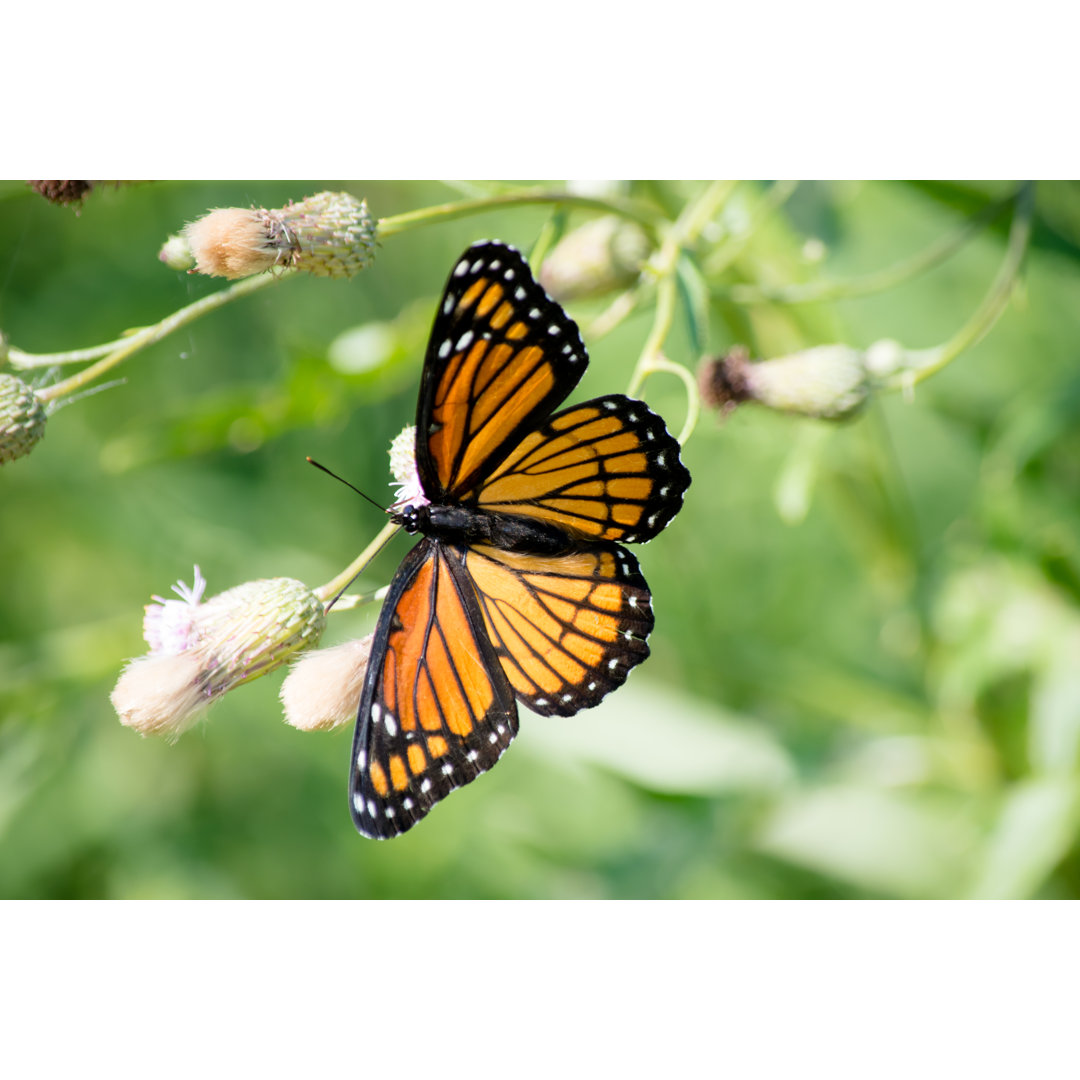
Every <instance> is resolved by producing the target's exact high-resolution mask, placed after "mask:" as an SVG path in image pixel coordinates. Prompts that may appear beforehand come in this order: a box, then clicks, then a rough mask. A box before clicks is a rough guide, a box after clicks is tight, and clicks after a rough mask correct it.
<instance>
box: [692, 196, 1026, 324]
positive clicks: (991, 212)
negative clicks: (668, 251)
mask: <svg viewBox="0 0 1080 1080" xmlns="http://www.w3.org/2000/svg"><path fill="white" fill-rule="evenodd" d="M1016 198H1017V193H1016V192H1013V193H1012V194H1011V195H1009V196H1008V197H1007V198H1005V199H1002V200H1000V201H999V202H996V203H991V204H990V205H989V206H986V207H984V208H983V209H982V210H981V211H980V212H979V213H978V214H976V215H975V216H974V217H972V218H969V219H968V220H967V221H965V222H964V223H963V224H962V225H960V226H959V227H958V228H955V229H951V230H950V231H949V232H947V233H945V235H944V236H941V237H939V238H938V239H937V240H935V241H934V242H933V243H932V244H930V245H929V247H926V248H924V249H923V250H922V251H918V252H916V253H915V254H914V255H908V256H905V257H904V258H902V259H899V260H897V261H896V262H895V263H893V264H892V265H891V266H886V267H883V268H882V269H881V270H875V271H873V272H871V273H869V274H864V275H862V276H861V277H855V278H849V279H847V280H846V281H806V282H799V283H797V284H794V285H779V286H769V285H731V286H729V287H728V288H726V289H718V290H717V293H718V295H721V296H726V297H727V298H728V299H730V300H733V301H734V302H735V303H737V304H769V303H773V304H810V303H815V302H818V301H827V300H849V299H853V298H855V297H858V296H869V295H870V294H872V293H877V292H885V291H886V290H888V289H891V288H894V287H895V286H897V285H900V284H902V283H903V282H905V281H908V280H909V279H911V278H913V277H917V276H918V275H919V274H922V273H925V272H926V271H927V270H930V269H932V268H933V267H935V266H936V265H937V264H938V263H941V262H944V261H945V260H946V259H948V258H949V257H950V256H951V255H953V254H954V253H955V252H957V251H959V250H960V248H962V247H963V246H964V244H966V243H967V242H968V240H970V239H971V237H973V236H974V235H975V234H976V233H977V232H979V231H980V230H981V229H982V228H984V227H985V226H986V225H988V224H989V223H990V222H991V221H993V220H994V218H996V217H997V216H998V214H1000V213H1001V212H1002V210H1004V209H1005V208H1006V207H1007V206H1008V205H1009V204H1010V203H1012V202H1014V201H1015V200H1016ZM711 271H712V268H711V267H710V272H711Z"/></svg>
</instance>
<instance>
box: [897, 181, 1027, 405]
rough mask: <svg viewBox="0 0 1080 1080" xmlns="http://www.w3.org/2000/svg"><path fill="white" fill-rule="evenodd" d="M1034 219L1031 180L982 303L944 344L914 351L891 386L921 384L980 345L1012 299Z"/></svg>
mask: <svg viewBox="0 0 1080 1080" xmlns="http://www.w3.org/2000/svg"><path fill="white" fill-rule="evenodd" d="M1034 216H1035V182H1034V181H1033V180H1028V181H1026V182H1025V183H1023V184H1022V185H1021V186H1020V189H1019V190H1018V191H1017V193H1016V209H1015V210H1014V211H1013V221H1012V228H1011V229H1010V230H1009V247H1008V250H1007V251H1006V253H1005V260H1004V262H1002V264H1001V269H1000V270H998V273H997V276H996V277H995V278H994V282H993V284H992V285H991V286H990V290H989V291H988V292H987V294H986V296H985V297H984V298H983V302H982V303H981V304H980V305H979V307H978V308H977V309H976V311H975V313H974V314H973V315H972V316H971V318H970V319H968V321H967V322H966V323H965V324H964V325H963V326H962V327H961V328H960V329H959V330H958V331H957V332H956V333H955V334H954V335H953V336H952V337H951V338H950V339H949V340H948V341H947V342H945V344H944V345H939V346H937V347H936V348H933V349H919V350H913V351H912V352H911V353H910V354H909V357H910V362H909V363H908V365H907V366H906V370H904V371H902V372H898V373H897V374H896V375H895V376H893V377H892V379H891V380H890V381H889V383H888V385H889V386H891V387H893V388H897V387H899V388H903V389H908V388H910V387H911V386H913V385H914V384H915V383H918V382H922V380H923V379H926V378H929V377H930V376H931V375H933V374H934V373H935V372H938V371H940V370H941V369H942V368H943V367H945V365H946V364H949V363H951V362H952V361H953V360H955V359H956V358H957V357H958V356H959V355H960V354H961V353H962V352H964V351H966V350H967V349H970V348H971V347H972V346H974V345H977V344H978V343H979V342H980V341H982V339H983V338H984V337H985V336H986V335H987V334H988V333H989V332H990V330H991V328H992V327H993V325H994V323H996V322H997V320H998V319H999V318H1000V316H1001V313H1002V312H1003V311H1004V310H1005V308H1006V307H1007V306H1008V303H1009V299H1010V297H1011V296H1012V292H1013V288H1014V287H1015V285H1016V280H1017V277H1018V276H1019V273H1020V267H1021V266H1022V265H1023V262H1024V255H1025V254H1026V253H1027V248H1028V242H1029V241H1030V239H1031V224H1032V220H1033V218H1034Z"/></svg>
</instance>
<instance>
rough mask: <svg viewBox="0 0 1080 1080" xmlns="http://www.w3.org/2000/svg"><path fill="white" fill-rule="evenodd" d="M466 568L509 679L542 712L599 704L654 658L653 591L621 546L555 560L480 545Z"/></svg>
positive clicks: (568, 712)
mask: <svg viewBox="0 0 1080 1080" xmlns="http://www.w3.org/2000/svg"><path fill="white" fill-rule="evenodd" d="M465 568H466V570H467V571H468V573H469V577H470V580H471V581H472V584H473V586H474V587H475V589H476V592H477V595H478V596H479V598H480V609H481V611H482V612H483V615H484V621H485V624H486V626H487V631H488V633H489V634H490V636H491V641H492V643H493V644H494V646H495V652H496V654H497V655H498V657H499V660H500V661H501V663H502V667H503V670H504V671H505V673H506V677H507V679H508V680H509V682H510V685H511V686H512V687H513V689H514V693H515V694H516V695H517V697H518V699H519V700H520V701H522V702H524V703H525V704H526V705H528V706H529V707H530V708H531V709H533V710H535V711H536V712H539V713H544V714H549V715H550V714H552V713H554V714H557V715H560V716H570V715H572V714H573V713H576V712H577V711H578V710H579V709H587V708H590V707H591V706H593V705H596V704H597V703H598V702H599V701H600V700H601V698H603V697H604V695H605V694H607V693H609V692H610V691H612V690H614V689H615V688H616V687H617V686H621V685H622V684H623V683H624V682H625V681H626V676H627V674H628V673H629V671H630V669H631V668H632V667H634V665H635V664H640V663H641V661H642V660H644V659H645V658H646V657H647V656H648V655H649V646H648V644H647V643H646V639H647V638H648V636H649V633H650V632H651V631H652V628H653V611H652V601H651V598H650V596H649V590H648V586H647V585H646V584H645V579H644V578H643V577H642V576H641V573H640V571H639V570H638V564H637V560H636V559H635V558H634V556H633V555H631V554H630V552H629V551H627V550H626V549H625V548H622V547H619V545H617V544H596V545H590V547H589V548H588V550H583V551H576V552H572V553H570V554H567V555H563V556H558V557H548V558H535V557H531V556H527V555H520V554H516V553H513V552H508V551H501V550H499V549H497V548H492V547H487V546H476V547H471V548H469V550H468V552H467V554H466V556H465Z"/></svg>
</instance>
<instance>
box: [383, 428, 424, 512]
mask: <svg viewBox="0 0 1080 1080" xmlns="http://www.w3.org/2000/svg"><path fill="white" fill-rule="evenodd" d="M390 473H391V475H392V476H393V478H394V479H393V480H392V481H391V484H390V486H391V487H393V486H394V485H395V484H396V485H397V490H396V491H395V492H394V502H393V503H392V504H391V506H390V509H391V510H400V509H401V508H402V507H403V506H427V505H429V504H430V502H431V500H430V499H428V497H427V496H426V495H425V494H424V488H423V485H421V483H420V473H419V470H418V469H417V468H416V428H415V427H413V426H412V425H410V426H409V427H407V428H404V429H402V430H401V431H400V432H399V433H398V434H397V435H396V436H394V441H393V442H392V443H391V444H390Z"/></svg>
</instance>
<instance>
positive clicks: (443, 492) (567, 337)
mask: <svg viewBox="0 0 1080 1080" xmlns="http://www.w3.org/2000/svg"><path fill="white" fill-rule="evenodd" d="M587 364H588V355H587V353H586V352H585V346H584V344H583V343H582V340H581V334H580V333H579V332H578V328H577V326H576V325H575V324H574V322H573V320H572V319H571V318H570V317H569V316H568V315H567V314H566V313H565V312H564V311H563V309H562V308H561V307H560V306H559V305H558V304H557V303H555V301H554V300H552V299H551V298H550V297H549V296H548V295H547V293H545V292H544V290H543V289H542V288H541V287H540V286H539V285H538V284H537V283H536V281H535V280H533V276H532V272H531V271H530V269H529V265H528V263H527V262H526V261H525V259H524V258H523V257H522V255H521V253H520V252H518V251H516V250H515V249H514V248H512V247H509V246H508V245H506V244H502V243H499V242H497V241H482V242H480V243H477V244H473V245H472V246H471V247H470V248H468V249H467V250H466V251H465V253H464V254H463V255H462V257H461V259H460V260H459V261H458V263H457V265H456V266H455V267H454V269H453V270H452V271H451V272H450V277H449V279H448V281H447V283H446V288H445V289H444V291H443V295H442V300H441V301H440V304H439V308H438V311H437V312H436V314H435V324H434V326H433V327H432V330H431V338H430V340H429V342H428V349H427V356H426V357H425V359H424V375H423V380H422V382H421V386H420V399H419V403H418V405H417V410H416V459H417V467H418V470H419V473H420V481H421V483H422V485H423V488H424V493H425V494H426V495H427V497H428V498H429V499H430V500H431V501H432V502H436V503H444V502H448V501H452V502H457V501H460V499H461V496H462V493H464V492H466V491H468V490H469V489H470V488H471V487H472V486H473V485H474V484H475V481H476V478H477V477H479V476H483V475H486V474H487V473H489V472H491V470H492V469H493V468H494V467H495V466H496V465H498V463H499V462H500V461H501V460H502V459H503V458H504V457H506V455H507V454H509V453H510V451H511V450H512V449H513V448H514V447H515V446H516V445H517V443H518V442H520V440H521V437H522V433H523V432H527V431H530V430H532V429H533V428H534V427H536V426H537V425H538V424H540V423H542V422H543V421H544V420H546V419H547V417H548V416H549V415H550V414H551V411H552V410H553V409H554V408H555V407H556V406H558V404H559V403H560V402H561V401H562V400H563V399H564V398H565V397H566V396H567V394H569V393H570V391H571V390H573V388H574V387H575V386H576V385H577V383H578V380H579V379H580V378H581V376H582V374H583V373H584V371H585V368H586V365H587Z"/></svg>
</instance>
